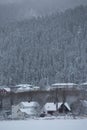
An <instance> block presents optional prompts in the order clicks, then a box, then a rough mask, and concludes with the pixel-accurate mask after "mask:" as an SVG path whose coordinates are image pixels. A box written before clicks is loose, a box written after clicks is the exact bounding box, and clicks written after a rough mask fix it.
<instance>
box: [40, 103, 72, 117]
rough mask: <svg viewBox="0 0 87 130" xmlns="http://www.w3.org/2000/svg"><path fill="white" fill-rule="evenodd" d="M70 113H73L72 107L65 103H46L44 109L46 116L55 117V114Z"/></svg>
mask: <svg viewBox="0 0 87 130" xmlns="http://www.w3.org/2000/svg"><path fill="white" fill-rule="evenodd" d="M70 111H71V108H70V106H69V105H68V103H67V102H65V103H62V102H58V103H53V102H50V103H46V104H45V105H44V108H43V112H45V113H46V114H50V115H53V114H54V113H55V112H59V113H67V112H70Z"/></svg>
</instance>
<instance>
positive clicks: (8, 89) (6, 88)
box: [0, 86, 11, 92]
mask: <svg viewBox="0 0 87 130" xmlns="http://www.w3.org/2000/svg"><path fill="white" fill-rule="evenodd" d="M0 89H1V90H6V91H7V92H10V91H11V89H10V88H9V87H5V86H1V87H0Z"/></svg>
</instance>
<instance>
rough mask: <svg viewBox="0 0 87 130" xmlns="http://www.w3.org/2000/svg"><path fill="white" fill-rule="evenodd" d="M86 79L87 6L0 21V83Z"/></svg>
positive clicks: (42, 83) (76, 80)
mask: <svg viewBox="0 0 87 130" xmlns="http://www.w3.org/2000/svg"><path fill="white" fill-rule="evenodd" d="M85 81H87V6H79V7H76V8H74V9H68V10H66V11H65V12H56V13H53V14H51V15H48V16H42V17H37V18H35V17H33V18H32V19H29V20H27V19H26V20H23V21H19V22H13V23H8V24H6V25H3V26H1V25H0V84H1V85H2V84H5V85H15V84H18V83H31V84H35V85H42V86H44V85H46V84H47V83H49V84H51V83H54V82H74V83H82V82H85Z"/></svg>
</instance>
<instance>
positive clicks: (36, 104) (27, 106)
mask: <svg viewBox="0 0 87 130" xmlns="http://www.w3.org/2000/svg"><path fill="white" fill-rule="evenodd" d="M20 104H21V105H23V106H24V107H25V108H29V107H35V106H39V104H38V103H37V102H21V103H20Z"/></svg>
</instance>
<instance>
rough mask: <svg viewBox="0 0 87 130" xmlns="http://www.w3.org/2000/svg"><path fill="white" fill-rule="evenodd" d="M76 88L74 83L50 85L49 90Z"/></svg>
mask: <svg viewBox="0 0 87 130" xmlns="http://www.w3.org/2000/svg"><path fill="white" fill-rule="evenodd" d="M76 86H77V84H75V83H55V84H52V85H51V89H57V88H59V89H63V88H68V89H69V88H74V87H76Z"/></svg>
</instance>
